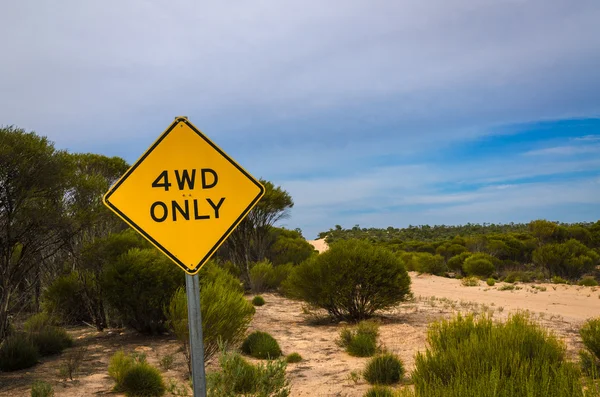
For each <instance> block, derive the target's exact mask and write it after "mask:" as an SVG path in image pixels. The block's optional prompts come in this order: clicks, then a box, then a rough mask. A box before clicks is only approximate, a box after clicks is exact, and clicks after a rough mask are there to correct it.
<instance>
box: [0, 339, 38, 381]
mask: <svg viewBox="0 0 600 397" xmlns="http://www.w3.org/2000/svg"><path fill="white" fill-rule="evenodd" d="M39 357H40V354H39V352H38V350H37V348H36V347H35V345H34V344H33V342H31V339H30V338H28V337H27V336H26V335H24V334H14V335H11V336H9V337H7V338H6V339H4V342H3V343H2V345H1V346H0V371H5V372H9V371H17V370H19V369H25V368H30V367H33V366H34V365H35V364H37V362H38V359H39Z"/></svg>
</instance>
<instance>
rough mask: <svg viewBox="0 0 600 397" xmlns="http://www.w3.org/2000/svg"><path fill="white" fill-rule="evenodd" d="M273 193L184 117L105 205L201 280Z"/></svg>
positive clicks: (114, 189) (119, 184) (108, 195)
mask: <svg viewBox="0 0 600 397" xmlns="http://www.w3.org/2000/svg"><path fill="white" fill-rule="evenodd" d="M264 192H265V189H264V187H263V186H262V185H261V184H260V183H259V182H258V181H257V180H256V179H255V178H253V177H252V175H250V174H249V173H248V172H246V171H245V170H244V169H243V168H242V167H241V166H240V165H238V164H237V163H236V162H235V161H234V160H233V159H231V158H230V157H229V156H228V155H227V154H226V153H225V152H223V150H221V149H220V148H219V147H218V146H217V145H215V144H214V143H213V142H212V141H211V140H210V139H208V138H207V137H206V136H205V135H204V134H202V132H200V131H199V130H198V129H197V128H196V127H194V126H193V125H192V124H191V123H190V122H189V121H188V120H187V118H185V117H178V118H176V119H175V122H173V124H171V126H170V127H169V128H167V130H166V131H165V132H164V133H163V134H162V135H161V136H160V137H159V138H158V140H157V141H156V142H155V143H154V144H153V145H152V146H151V147H150V148H149V149H148V150H147V151H146V153H144V155H143V156H142V157H141V158H140V159H139V160H138V161H136V162H135V164H134V165H133V166H132V167H131V168H130V169H129V170H128V171H127V172H126V173H125V174H124V175H123V176H122V177H121V179H119V181H117V183H115V184H114V185H113V186H112V187H111V189H110V190H109V191H108V193H106V195H105V196H104V203H105V204H106V205H107V206H108V207H109V208H110V209H111V210H113V211H114V212H115V213H116V214H117V215H119V216H120V217H121V218H122V219H123V220H124V221H125V222H127V223H128V224H129V225H130V226H131V227H132V228H134V229H135V230H137V231H138V232H139V233H141V234H142V235H143V236H144V237H145V238H146V239H148V240H149V241H150V242H151V243H152V244H154V245H155V246H156V247H157V248H158V249H160V250H161V251H162V252H163V253H164V254H165V255H167V256H168V257H169V258H171V259H172V260H173V261H174V262H175V263H176V264H177V265H179V266H180V267H181V268H182V269H183V270H185V271H186V272H187V273H189V274H192V275H193V274H196V273H198V271H199V270H200V268H201V267H202V265H204V264H205V263H206V262H207V261H208V259H209V258H210V257H211V256H212V255H213V254H214V253H215V251H216V250H217V249H218V248H219V246H220V245H221V244H222V243H223V242H224V241H225V239H226V238H227V237H228V236H229V234H230V233H231V232H232V231H233V230H234V229H235V228H236V226H237V225H238V224H239V223H240V222H241V221H242V219H243V218H244V217H245V216H246V215H248V212H250V210H251V209H252V207H254V206H255V205H256V204H257V203H258V201H259V200H260V198H261V197H262V196H263V194H264Z"/></svg>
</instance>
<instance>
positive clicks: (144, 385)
mask: <svg viewBox="0 0 600 397" xmlns="http://www.w3.org/2000/svg"><path fill="white" fill-rule="evenodd" d="M121 390H122V391H123V392H124V393H125V395H126V396H127V397H138V396H139V397H152V396H162V395H163V394H165V390H166V387H165V383H164V381H163V378H162V375H161V374H160V371H159V370H158V369H156V368H154V367H153V366H151V365H150V364H148V363H146V362H139V363H135V364H134V365H133V366H131V367H130V368H129V369H128V370H127V371H126V372H125V375H124V376H123V383H122V384H121Z"/></svg>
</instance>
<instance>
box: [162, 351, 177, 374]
mask: <svg viewBox="0 0 600 397" xmlns="http://www.w3.org/2000/svg"><path fill="white" fill-rule="evenodd" d="M174 361H175V358H174V357H173V355H172V354H167V355H166V356H163V357H162V358H161V359H160V361H159V362H158V364H159V365H160V367H161V368H162V369H163V370H164V371H168V370H170V369H171V368H173V362H174Z"/></svg>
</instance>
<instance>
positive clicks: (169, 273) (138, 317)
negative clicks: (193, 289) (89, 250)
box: [103, 248, 184, 334]
mask: <svg viewBox="0 0 600 397" xmlns="http://www.w3.org/2000/svg"><path fill="white" fill-rule="evenodd" d="M183 283H184V274H183V273H182V272H174V271H173V263H171V261H170V260H169V259H168V258H167V257H166V256H164V255H163V254H161V253H160V252H159V251H158V250H156V249H154V248H149V249H139V248H133V249H130V250H129V251H128V252H127V253H125V254H123V255H121V256H120V257H119V259H118V260H117V261H116V262H115V263H114V264H112V265H111V266H109V267H108V268H107V269H106V270H105V271H104V275H103V288H104V293H105V296H106V300H107V301H108V302H109V303H110V305H111V306H112V307H113V308H114V309H115V310H116V312H117V313H118V315H119V317H120V318H121V320H122V321H123V323H125V324H126V325H128V326H130V327H131V328H133V329H135V330H136V331H138V332H141V333H145V334H152V333H159V332H163V331H165V330H166V326H165V322H166V318H165V315H164V313H163V307H164V306H165V305H167V304H168V303H169V300H170V299H171V297H172V296H173V294H174V292H175V291H176V290H177V288H178V287H180V286H182V285H183Z"/></svg>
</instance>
